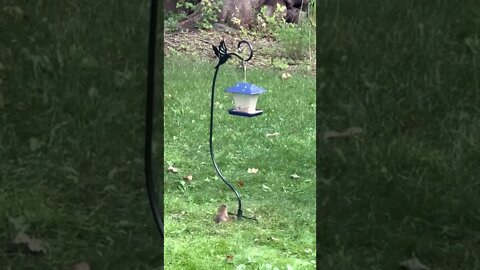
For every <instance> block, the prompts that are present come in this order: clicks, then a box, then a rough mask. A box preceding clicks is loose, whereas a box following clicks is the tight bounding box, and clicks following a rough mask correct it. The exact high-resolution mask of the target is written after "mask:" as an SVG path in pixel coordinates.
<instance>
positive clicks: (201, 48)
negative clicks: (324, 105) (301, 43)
mask: <svg viewBox="0 0 480 270" xmlns="http://www.w3.org/2000/svg"><path fill="white" fill-rule="evenodd" d="M225 27H226V26H225V25H223V24H216V25H215V26H214V28H213V29H212V30H202V31H199V30H196V31H188V30H185V31H176V32H165V33H164V46H165V47H164V54H165V55H166V56H168V55H171V54H172V53H181V54H185V55H192V56H193V57H202V58H204V59H215V54H214V53H213V50H212V48H211V45H209V44H211V43H213V44H215V45H218V44H219V43H220V41H221V40H222V39H225V42H226V45H227V48H228V49H229V50H230V51H233V50H235V49H236V47H237V43H238V42H239V41H240V40H243V39H245V40H247V41H249V42H250V43H251V44H252V46H253V48H254V57H253V59H252V60H251V61H249V62H248V65H249V66H250V67H261V68H272V60H273V59H276V58H279V57H282V46H281V44H280V42H279V41H278V40H277V39H275V38H274V37H272V36H271V35H263V36H262V35H259V36H253V35H247V36H245V35H242V34H241V33H240V32H239V31H238V30H235V29H231V28H228V29H229V30H225ZM305 46H306V45H305ZM315 59H316V50H315V47H312V49H311V55H309V56H308V57H307V58H304V59H300V60H292V59H289V60H287V63H288V68H287V70H290V71H292V70H296V69H298V68H299V66H301V65H308V66H310V67H311V70H310V71H308V73H310V74H312V75H315V73H316V65H315Z"/></svg>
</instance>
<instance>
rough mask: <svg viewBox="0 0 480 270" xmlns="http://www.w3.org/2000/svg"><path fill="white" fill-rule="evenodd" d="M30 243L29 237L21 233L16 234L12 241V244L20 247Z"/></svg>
mask: <svg viewBox="0 0 480 270" xmlns="http://www.w3.org/2000/svg"><path fill="white" fill-rule="evenodd" d="M28 241H30V237H29V236H28V235H26V234H25V233H23V232H19V233H17V236H15V239H13V243H15V244H17V245H20V244H27V243H28Z"/></svg>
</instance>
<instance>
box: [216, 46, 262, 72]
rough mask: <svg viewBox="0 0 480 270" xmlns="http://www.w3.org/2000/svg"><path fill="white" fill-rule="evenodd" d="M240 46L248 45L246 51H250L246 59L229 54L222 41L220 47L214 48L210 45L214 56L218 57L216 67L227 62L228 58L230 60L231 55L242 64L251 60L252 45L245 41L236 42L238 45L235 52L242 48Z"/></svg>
mask: <svg viewBox="0 0 480 270" xmlns="http://www.w3.org/2000/svg"><path fill="white" fill-rule="evenodd" d="M242 44H247V45H248V49H249V50H250V55H249V56H248V58H247V59H244V58H243V57H241V56H240V55H238V54H236V53H234V52H232V53H229V52H228V50H227V46H225V41H224V40H222V41H221V42H220V45H219V46H215V45H213V44H212V47H213V51H214V52H215V55H216V56H217V57H218V59H219V62H218V65H217V67H219V66H220V65H222V64H224V63H225V62H227V60H228V58H230V57H231V56H232V55H234V56H236V57H237V58H238V59H240V60H242V61H243V62H247V61H250V60H251V59H252V58H253V47H252V45H251V44H250V43H249V42H248V41H246V40H242V41H240V42H238V45H237V50H239V49H240V47H241V46H242Z"/></svg>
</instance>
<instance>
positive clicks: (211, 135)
mask: <svg viewBox="0 0 480 270" xmlns="http://www.w3.org/2000/svg"><path fill="white" fill-rule="evenodd" d="M219 69H220V65H217V66H216V67H215V74H214V75H213V83H212V98H211V100H210V140H209V142H210V157H211V158H212V162H213V167H215V171H216V172H217V174H218V176H219V177H220V179H222V181H223V182H224V183H225V184H226V185H227V186H228V187H229V188H230V189H231V190H232V191H233V192H234V193H235V196H236V197H237V201H238V211H237V218H239V219H241V218H242V216H243V212H242V200H241V199H240V194H239V193H238V191H237V190H236V189H235V187H233V186H232V184H230V183H229V182H228V181H227V180H226V179H225V177H224V176H223V174H222V172H221V171H220V168H218V165H217V162H216V161H215V154H214V153H213V101H214V98H215V82H216V80H217V74H218V70H219Z"/></svg>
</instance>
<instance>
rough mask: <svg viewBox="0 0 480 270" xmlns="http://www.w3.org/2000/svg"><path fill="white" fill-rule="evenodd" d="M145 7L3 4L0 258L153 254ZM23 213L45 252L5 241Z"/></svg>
mask: <svg viewBox="0 0 480 270" xmlns="http://www.w3.org/2000/svg"><path fill="white" fill-rule="evenodd" d="M9 5H11V6H18V7H20V8H21V9H23V11H24V13H25V15H26V17H25V18H24V19H14V18H13V17H12V16H10V15H8V14H6V13H5V12H2V11H1V10H2V9H3V7H4V6H9ZM147 14H148V3H147V2H141V3H140V2H139V3H137V2H118V1H86V0H85V1H76V2H72V1H62V2H58V3H54V4H53V3H52V4H48V2H45V1H35V2H31V1H3V2H2V3H1V4H0V25H1V26H0V29H2V30H1V33H2V34H1V35H0V62H2V63H3V65H4V66H5V69H4V70H2V71H0V77H1V78H2V80H3V83H2V84H1V85H0V92H1V94H2V96H3V100H4V104H3V106H2V107H1V108H0V209H1V211H0V262H1V263H0V264H1V268H2V269H22V270H23V269H63V268H64V267H67V266H69V265H71V264H74V263H76V262H78V261H86V262H88V263H89V264H90V265H91V267H92V269H155V268H157V267H158V266H159V265H160V262H159V259H160V250H159V246H160V243H159V241H160V238H159V236H158V233H157V232H156V231H155V228H154V224H153V220H152V218H151V214H150V211H149V209H148V203H147V200H146V193H145V190H144V174H143V160H142V159H143V134H144V127H143V122H144V104H145V101H144V93H145V66H146V36H147V35H146V34H147V21H148V20H147ZM160 168H161V164H158V169H160ZM18 217H23V218H24V219H25V223H26V225H27V226H28V229H27V233H28V234H29V235H34V236H36V237H38V238H39V239H41V240H43V241H44V242H45V243H46V244H48V248H47V252H46V253H45V254H43V255H40V256H31V255H29V254H23V253H19V252H18V251H16V250H14V249H12V239H13V238H14V237H15V235H16V233H17V231H18V230H17V228H15V226H14V224H12V223H11V222H9V219H11V218H18Z"/></svg>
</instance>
